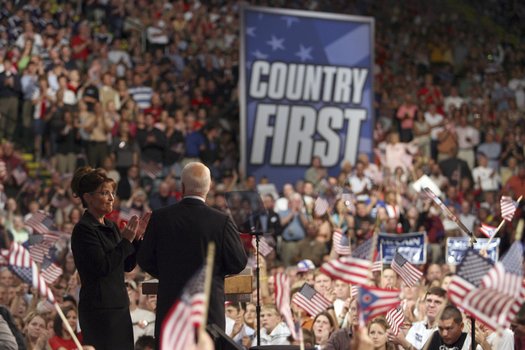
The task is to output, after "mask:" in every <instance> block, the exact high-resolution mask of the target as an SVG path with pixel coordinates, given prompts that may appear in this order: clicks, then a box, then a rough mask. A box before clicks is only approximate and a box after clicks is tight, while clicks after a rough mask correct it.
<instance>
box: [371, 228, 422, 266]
mask: <svg viewBox="0 0 525 350" xmlns="http://www.w3.org/2000/svg"><path fill="white" fill-rule="evenodd" d="M426 238H427V234H426V232H412V233H405V234H402V235H398V234H395V233H394V234H392V233H380V234H379V235H378V236H377V246H378V247H379V249H380V250H381V252H382V253H383V264H390V263H391V262H392V260H393V259H394V255H395V254H396V250H397V251H398V252H399V254H401V255H403V257H405V259H407V260H408V261H409V262H410V263H412V264H414V265H423V264H426V262H427V247H426Z"/></svg>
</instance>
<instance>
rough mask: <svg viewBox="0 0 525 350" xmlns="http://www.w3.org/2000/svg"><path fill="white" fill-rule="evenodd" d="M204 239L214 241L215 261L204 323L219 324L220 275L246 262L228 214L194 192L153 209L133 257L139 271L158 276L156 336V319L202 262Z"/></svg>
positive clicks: (159, 322)
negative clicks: (140, 242) (196, 197)
mask: <svg viewBox="0 0 525 350" xmlns="http://www.w3.org/2000/svg"><path fill="white" fill-rule="evenodd" d="M210 241H213V242H215V263H214V266H213V281H212V286H211V293H210V306H209V311H208V324H212V323H215V324H217V325H218V326H219V327H221V328H222V329H224V326H225V316H224V277H225V276H226V275H228V274H235V273H239V272H241V271H242V270H243V269H244V267H245V266H246V262H247V256H246V252H245V251H244V248H243V246H242V243H241V240H240V238H239V233H238V232H237V230H236V229H235V226H234V224H233V223H232V221H231V219H230V217H229V216H228V215H227V214H225V213H222V212H220V211H218V210H216V209H213V208H210V207H208V206H207V205H206V204H205V203H204V202H203V201H201V200H199V199H195V198H184V199H183V200H182V201H180V202H179V203H177V204H174V205H171V206H168V207H164V208H161V209H158V210H156V211H154V212H153V214H152V216H151V219H150V222H149V224H148V227H147V229H146V233H145V235H144V241H143V242H142V245H141V248H140V250H139V253H138V256H137V260H138V263H139V265H140V266H141V267H142V268H143V269H144V270H145V271H147V272H148V273H149V274H151V275H152V276H153V277H156V278H158V279H159V288H158V296H157V317H156V321H155V322H156V323H155V336H156V337H157V339H159V334H160V330H161V325H162V322H163V320H164V318H165V316H166V314H167V313H168V311H169V310H170V308H171V306H172V305H173V303H174V302H175V300H176V299H178V298H179V297H180V295H181V293H182V290H183V288H184V285H185V284H186V282H187V281H188V280H189V279H190V278H191V277H192V276H193V275H194V274H195V272H196V271H197V269H198V268H199V267H201V266H202V265H203V264H204V262H205V260H206V254H207V249H208V242H210Z"/></svg>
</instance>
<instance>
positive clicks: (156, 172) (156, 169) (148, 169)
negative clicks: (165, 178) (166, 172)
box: [140, 161, 162, 180]
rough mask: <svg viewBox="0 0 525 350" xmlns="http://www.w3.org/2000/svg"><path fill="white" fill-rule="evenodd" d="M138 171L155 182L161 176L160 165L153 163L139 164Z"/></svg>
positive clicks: (142, 162)
mask: <svg viewBox="0 0 525 350" xmlns="http://www.w3.org/2000/svg"><path fill="white" fill-rule="evenodd" d="M140 169H141V170H142V172H143V173H144V175H145V176H147V177H149V178H151V179H153V180H155V179H156V178H159V177H160V176H161V175H162V165H161V164H159V163H155V162H145V161H141V162H140Z"/></svg>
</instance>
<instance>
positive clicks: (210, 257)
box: [197, 242, 215, 336]
mask: <svg viewBox="0 0 525 350" xmlns="http://www.w3.org/2000/svg"><path fill="white" fill-rule="evenodd" d="M214 260H215V243H214V242H209V243H208V254H207V256H206V272H205V277H204V278H205V279H204V319H203V321H202V324H201V325H200V326H199V332H198V335H197V336H199V334H200V332H201V331H202V329H203V328H204V327H206V324H207V323H208V308H209V306H210V291H211V280H212V274H213V262H214Z"/></svg>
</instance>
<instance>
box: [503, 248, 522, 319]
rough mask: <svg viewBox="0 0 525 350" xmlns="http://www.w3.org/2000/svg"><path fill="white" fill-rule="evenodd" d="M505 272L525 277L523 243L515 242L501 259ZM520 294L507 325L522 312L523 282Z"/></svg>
mask: <svg viewBox="0 0 525 350" xmlns="http://www.w3.org/2000/svg"><path fill="white" fill-rule="evenodd" d="M501 263H502V264H503V266H504V267H505V271H507V272H508V273H511V274H515V275H518V276H523V245H522V244H521V242H514V243H513V244H512V245H511V246H510V249H509V250H508V251H507V253H506V254H505V255H504V256H503V258H502V259H501ZM519 290H520V293H519V295H518V297H517V298H516V299H515V300H514V302H513V303H512V306H511V308H510V310H509V313H508V317H507V320H506V324H510V322H512V321H513V320H514V318H515V316H516V315H517V313H518V311H519V310H520V307H521V304H523V301H525V281H523V282H522V285H521V288H519Z"/></svg>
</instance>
